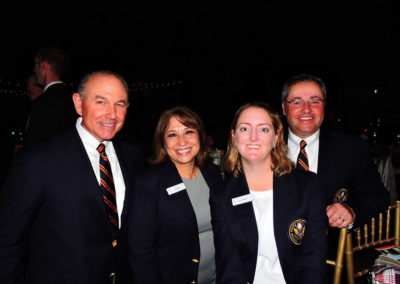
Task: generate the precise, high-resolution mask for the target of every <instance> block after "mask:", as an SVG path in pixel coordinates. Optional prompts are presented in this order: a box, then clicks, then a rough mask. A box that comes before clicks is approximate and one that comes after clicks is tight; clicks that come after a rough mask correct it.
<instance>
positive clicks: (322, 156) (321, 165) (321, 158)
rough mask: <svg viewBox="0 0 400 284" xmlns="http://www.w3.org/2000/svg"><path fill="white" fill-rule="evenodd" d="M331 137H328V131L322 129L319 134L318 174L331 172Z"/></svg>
mask: <svg viewBox="0 0 400 284" xmlns="http://www.w3.org/2000/svg"><path fill="white" fill-rule="evenodd" d="M329 148H331V147H330V146H329V137H327V135H326V132H324V131H322V130H321V134H320V136H319V150H318V169H317V172H318V175H321V174H322V175H323V174H325V173H328V172H329V162H328V161H330V159H329Z"/></svg>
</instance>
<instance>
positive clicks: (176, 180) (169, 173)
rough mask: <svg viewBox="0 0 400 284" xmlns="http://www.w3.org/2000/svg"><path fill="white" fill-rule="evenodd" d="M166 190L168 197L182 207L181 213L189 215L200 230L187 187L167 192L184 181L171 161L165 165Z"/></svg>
mask: <svg viewBox="0 0 400 284" xmlns="http://www.w3.org/2000/svg"><path fill="white" fill-rule="evenodd" d="M165 170H166V171H165V173H164V175H165V189H164V190H165V192H164V194H166V195H167V196H168V197H167V198H168V199H170V200H171V201H172V202H175V203H176V205H177V208H180V209H181V211H182V212H181V214H183V215H184V216H186V217H187V219H188V222H189V223H190V224H192V225H193V226H194V228H195V230H196V232H197V231H198V228H197V219H196V214H195V212H194V210H193V207H192V203H191V202H190V199H189V195H188V194H187V191H186V189H184V190H180V191H178V192H175V193H172V194H169V193H168V192H167V189H168V188H170V187H173V186H175V185H178V184H180V183H183V181H182V178H181V177H180V175H179V173H178V170H177V169H176V167H175V165H174V164H173V163H172V162H171V161H168V162H167V163H166V165H165Z"/></svg>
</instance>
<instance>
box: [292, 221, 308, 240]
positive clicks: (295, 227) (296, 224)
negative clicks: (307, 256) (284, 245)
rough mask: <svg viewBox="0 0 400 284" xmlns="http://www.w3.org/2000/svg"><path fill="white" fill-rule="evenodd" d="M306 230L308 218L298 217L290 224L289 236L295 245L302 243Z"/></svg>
mask: <svg viewBox="0 0 400 284" xmlns="http://www.w3.org/2000/svg"><path fill="white" fill-rule="evenodd" d="M305 230H306V220H304V219H297V220H295V221H293V222H292V224H290V226H289V238H290V240H291V241H292V243H294V244H295V245H297V246H299V245H301V241H302V240H303V237H304V232H305Z"/></svg>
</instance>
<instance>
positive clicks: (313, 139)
mask: <svg viewBox="0 0 400 284" xmlns="http://www.w3.org/2000/svg"><path fill="white" fill-rule="evenodd" d="M319 134H320V130H319V129H318V130H317V131H316V132H315V133H314V134H313V135H311V136H309V137H307V138H306V139H302V138H300V137H298V136H296V135H294V134H293V132H292V131H290V129H289V135H288V148H289V150H288V156H289V159H290V160H292V162H293V163H294V164H295V165H296V163H297V157H298V156H299V153H300V141H301V140H305V141H306V142H307V146H306V147H305V151H306V153H307V158H308V167H309V169H310V171H312V172H314V173H317V171H318V153H319Z"/></svg>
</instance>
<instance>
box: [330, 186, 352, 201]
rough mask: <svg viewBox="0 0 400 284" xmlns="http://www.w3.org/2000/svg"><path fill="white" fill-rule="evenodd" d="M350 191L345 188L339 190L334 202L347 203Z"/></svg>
mask: <svg viewBox="0 0 400 284" xmlns="http://www.w3.org/2000/svg"><path fill="white" fill-rule="evenodd" d="M348 195H349V194H348V191H347V189H345V188H342V189H339V190H338V191H337V192H336V193H335V197H334V198H333V202H339V203H343V202H346V201H347V197H348Z"/></svg>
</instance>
